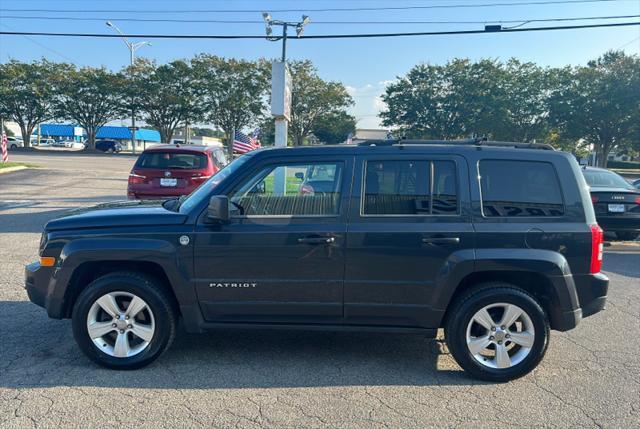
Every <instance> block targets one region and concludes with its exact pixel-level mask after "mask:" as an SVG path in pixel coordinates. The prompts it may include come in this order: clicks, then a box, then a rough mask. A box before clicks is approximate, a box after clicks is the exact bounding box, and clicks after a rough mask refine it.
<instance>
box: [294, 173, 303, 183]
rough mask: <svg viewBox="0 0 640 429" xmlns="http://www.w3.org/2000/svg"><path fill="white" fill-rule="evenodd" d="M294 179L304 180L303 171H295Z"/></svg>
mask: <svg viewBox="0 0 640 429" xmlns="http://www.w3.org/2000/svg"><path fill="white" fill-rule="evenodd" d="M296 179H298V180H300V181H301V182H302V181H303V180H304V173H303V172H302V171H298V172H297V173H296Z"/></svg>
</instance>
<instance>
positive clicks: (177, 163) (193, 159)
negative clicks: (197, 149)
mask: <svg viewBox="0 0 640 429" xmlns="http://www.w3.org/2000/svg"><path fill="white" fill-rule="evenodd" d="M136 167H139V168H159V169H171V168H177V169H184V170H192V169H201V168H207V157H206V156H205V155H204V154H202V153H180V152H147V153H143V154H142V155H140V158H139V159H138V162H136Z"/></svg>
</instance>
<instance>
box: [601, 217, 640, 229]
mask: <svg viewBox="0 0 640 429" xmlns="http://www.w3.org/2000/svg"><path fill="white" fill-rule="evenodd" d="M596 219H597V221H598V225H600V227H601V228H602V229H604V230H605V231H610V232H615V231H629V232H640V215H637V214H635V213H634V214H621V215H620V216H597V215H596Z"/></svg>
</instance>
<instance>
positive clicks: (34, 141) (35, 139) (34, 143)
mask: <svg viewBox="0 0 640 429" xmlns="http://www.w3.org/2000/svg"><path fill="white" fill-rule="evenodd" d="M54 144H55V140H53V139H52V138H48V139H47V138H42V137H40V143H38V137H36V136H34V137H32V138H31V146H53V145H54Z"/></svg>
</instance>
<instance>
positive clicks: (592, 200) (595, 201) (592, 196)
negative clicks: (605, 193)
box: [591, 195, 598, 204]
mask: <svg viewBox="0 0 640 429" xmlns="http://www.w3.org/2000/svg"><path fill="white" fill-rule="evenodd" d="M591 202H592V203H593V204H595V203H597V202H598V197H596V196H595V195H591Z"/></svg>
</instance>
